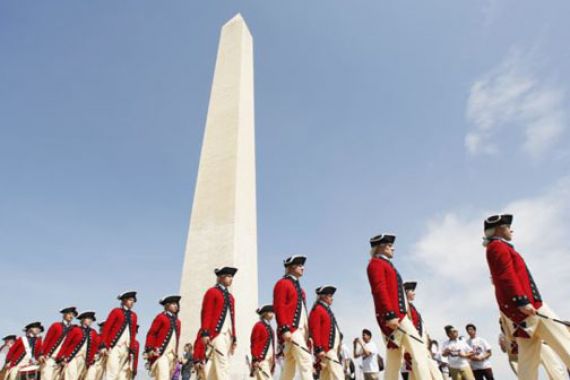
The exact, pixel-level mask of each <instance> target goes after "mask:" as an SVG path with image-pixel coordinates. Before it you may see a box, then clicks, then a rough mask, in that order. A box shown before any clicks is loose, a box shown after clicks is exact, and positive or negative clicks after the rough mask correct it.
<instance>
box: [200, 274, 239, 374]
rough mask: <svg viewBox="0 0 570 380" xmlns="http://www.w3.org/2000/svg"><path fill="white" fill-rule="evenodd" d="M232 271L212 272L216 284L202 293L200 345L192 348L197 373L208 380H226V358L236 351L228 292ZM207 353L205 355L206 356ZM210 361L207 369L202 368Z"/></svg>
mask: <svg viewBox="0 0 570 380" xmlns="http://www.w3.org/2000/svg"><path fill="white" fill-rule="evenodd" d="M236 272H237V269H236V268H232V267H223V268H219V269H216V270H215V271H214V273H215V274H216V276H217V284H216V285H215V286H213V287H212V288H210V289H208V290H207V291H206V294H204V300H203V301H202V313H201V327H200V331H199V334H200V338H201V339H200V341H201V344H196V345H195V346H194V351H195V353H194V354H195V360H196V361H197V362H198V366H197V368H198V372H202V373H203V372H205V376H206V378H207V379H208V380H210V379H212V380H225V379H229V378H230V374H229V370H230V366H229V364H230V362H229V356H230V355H233V353H234V350H235V348H236V334H235V313H234V305H235V301H234V296H233V295H232V294H231V293H230V291H229V290H228V288H229V287H230V286H231V285H232V282H233V278H234V276H235V274H236ZM207 351H209V353H208V354H207V353H206V352H207ZM207 358H210V359H211V360H210V363H208V367H205V365H206V361H207Z"/></svg>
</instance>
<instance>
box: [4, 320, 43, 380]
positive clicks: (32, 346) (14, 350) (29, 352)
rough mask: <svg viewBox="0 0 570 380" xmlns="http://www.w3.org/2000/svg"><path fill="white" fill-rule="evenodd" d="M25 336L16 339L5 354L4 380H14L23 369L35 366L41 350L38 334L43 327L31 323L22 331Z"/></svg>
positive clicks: (38, 323) (39, 324) (40, 339)
mask: <svg viewBox="0 0 570 380" xmlns="http://www.w3.org/2000/svg"><path fill="white" fill-rule="evenodd" d="M24 331H25V333H26V335H24V336H22V337H19V338H18V339H16V342H15V343H14V345H13V346H12V347H10V350H9V351H8V354H6V364H5V366H6V367H5V368H6V377H5V379H6V380H16V379H17V378H18V371H19V370H20V369H22V368H23V367H26V366H29V365H31V364H36V363H37V361H38V359H39V357H40V352H41V349H42V338H41V336H40V334H41V333H42V332H43V331H44V327H43V326H42V324H41V323H40V322H32V323H30V324H28V325H27V326H26V327H25V329H24Z"/></svg>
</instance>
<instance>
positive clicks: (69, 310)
mask: <svg viewBox="0 0 570 380" xmlns="http://www.w3.org/2000/svg"><path fill="white" fill-rule="evenodd" d="M59 312H60V313H61V314H67V313H73V315H74V316H76V317H77V314H78V313H77V308H76V307H75V306H69V307H65V308H63V309H61V310H60V311H59Z"/></svg>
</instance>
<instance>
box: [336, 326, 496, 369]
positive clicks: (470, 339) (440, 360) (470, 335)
mask: <svg viewBox="0 0 570 380" xmlns="http://www.w3.org/2000/svg"><path fill="white" fill-rule="evenodd" d="M465 330H466V333H467V337H463V336H460V335H459V331H458V330H457V329H456V328H455V327H453V326H451V325H448V326H445V333H446V334H447V338H448V339H446V340H445V341H444V342H443V343H442V344H441V346H440V345H439V343H438V342H437V341H436V340H429V341H428V342H429V343H428V346H429V351H430V353H431V357H432V359H433V360H434V361H435V362H436V363H437V365H438V367H439V370H440V371H441V373H442V375H443V378H444V379H445V380H449V379H451V380H484V379H485V380H494V377H493V370H492V368H491V362H490V360H489V358H490V357H491V346H490V345H489V343H488V342H487V341H486V340H485V339H483V338H481V337H479V336H477V327H476V326H475V325H474V324H472V323H470V324H468V325H467V326H466V327H465ZM341 358H342V362H343V365H344V369H345V375H346V380H354V379H364V380H378V379H380V374H381V372H382V371H383V370H384V360H383V358H382V356H381V354H380V351H379V349H378V345H377V344H376V343H375V342H374V341H373V340H372V333H371V331H370V330H368V329H364V330H362V336H361V337H359V338H356V339H354V341H353V347H352V352H351V351H350V350H349V348H348V347H347V345H346V344H343V346H342V351H341ZM410 371H411V369H410V366H409V363H406V357H405V356H404V358H402V368H401V374H402V379H403V380H408V379H409V378H410Z"/></svg>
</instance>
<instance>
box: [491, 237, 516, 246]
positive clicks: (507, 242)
mask: <svg viewBox="0 0 570 380" xmlns="http://www.w3.org/2000/svg"><path fill="white" fill-rule="evenodd" d="M494 240H498V241H502V242H503V243H505V244H507V245H510V246H511V247H513V248H514V247H515V245H514V244H513V243H511V242H510V241H508V240H505V239H503V238H501V237H496V236H494V237H492V238H489V241H494Z"/></svg>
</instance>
